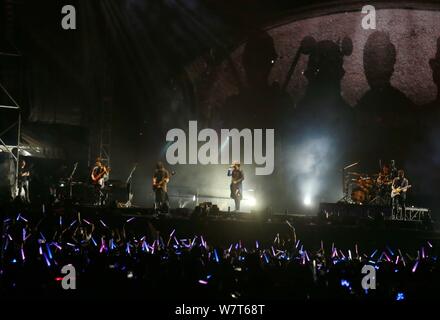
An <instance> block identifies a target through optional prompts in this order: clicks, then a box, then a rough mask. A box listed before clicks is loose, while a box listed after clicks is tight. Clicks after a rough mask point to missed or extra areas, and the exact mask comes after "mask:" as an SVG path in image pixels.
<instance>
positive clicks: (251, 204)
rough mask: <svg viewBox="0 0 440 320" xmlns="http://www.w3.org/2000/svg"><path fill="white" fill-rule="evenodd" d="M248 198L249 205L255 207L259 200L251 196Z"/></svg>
mask: <svg viewBox="0 0 440 320" xmlns="http://www.w3.org/2000/svg"><path fill="white" fill-rule="evenodd" d="M247 200H248V202H249V206H251V207H255V205H256V204H257V200H256V199H255V198H254V197H249V198H248V199H247Z"/></svg>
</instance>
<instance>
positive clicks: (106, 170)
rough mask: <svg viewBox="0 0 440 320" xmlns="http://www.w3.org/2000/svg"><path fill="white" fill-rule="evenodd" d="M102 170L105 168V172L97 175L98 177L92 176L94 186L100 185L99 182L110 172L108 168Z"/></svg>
mask: <svg viewBox="0 0 440 320" xmlns="http://www.w3.org/2000/svg"><path fill="white" fill-rule="evenodd" d="M102 168H103V170H102V171H101V172H100V173H99V174H97V175H96V176H95V175H92V177H91V178H92V183H93V184H97V183H99V180H101V179H102V178H104V176H105V175H106V174H108V173H109V172H110V168H108V167H106V166H103V167H102Z"/></svg>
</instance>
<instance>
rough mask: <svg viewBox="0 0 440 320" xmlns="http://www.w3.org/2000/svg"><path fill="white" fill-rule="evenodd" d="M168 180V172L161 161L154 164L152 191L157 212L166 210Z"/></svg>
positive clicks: (167, 204)
mask: <svg viewBox="0 0 440 320" xmlns="http://www.w3.org/2000/svg"><path fill="white" fill-rule="evenodd" d="M169 181H170V173H169V172H168V170H167V169H165V167H164V165H163V163H162V162H160V161H159V162H158V163H157V164H156V170H155V171H154V175H153V191H154V196H155V198H154V208H155V210H156V211H158V212H162V211H163V212H168V210H169V199H168V188H167V186H168V182H169Z"/></svg>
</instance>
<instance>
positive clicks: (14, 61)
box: [0, 0, 440, 210]
mask: <svg viewBox="0 0 440 320" xmlns="http://www.w3.org/2000/svg"><path fill="white" fill-rule="evenodd" d="M66 4H71V5H74V6H75V8H76V13H77V21H76V22H77V29H76V30H63V29H62V28H61V19H62V16H63V15H62V14H61V8H62V7H63V6H64V5H66ZM364 4H365V3H364V2H359V1H339V2H338V1H288V0H285V1H262V0H261V1H252V0H247V1H233V2H232V1H217V0H211V1H140V0H125V1H116V0H115V1H108V0H107V1H104V0H102V1H85V0H83V1H81V0H79V1H44V2H36V1H31V0H22V1H12V0H5V1H4V2H3V5H2V6H1V10H2V11H1V12H0V14H1V16H2V17H4V19H3V18H2V19H1V20H2V34H1V36H2V41H1V46H2V50H1V51H3V52H17V51H18V52H20V53H21V57H13V56H2V57H1V61H0V66H1V69H0V79H1V81H2V83H3V84H5V86H6V87H7V88H8V90H9V91H10V92H11V94H12V95H13V96H14V98H15V99H16V100H17V101H18V103H19V104H20V105H21V107H22V114H23V117H24V130H25V133H26V134H29V135H32V136H34V137H38V139H40V140H41V141H45V142H46V143H47V144H49V145H53V146H56V147H59V148H62V149H63V150H64V154H63V159H61V160H60V162H64V163H67V165H68V166H71V165H72V164H73V163H74V162H76V161H79V162H80V167H81V170H80V172H79V174H78V179H82V180H85V179H86V176H87V174H88V168H89V167H90V165H91V164H92V162H93V159H94V158H95V156H96V154H97V148H98V135H99V129H100V125H101V124H100V119H101V116H102V113H109V114H110V115H111V127H112V143H111V167H112V179H120V180H125V178H126V177H127V176H128V174H129V172H130V170H131V168H132V166H133V164H135V163H138V164H139V165H138V169H137V172H136V174H135V177H134V185H135V193H136V195H135V197H136V201H137V203H138V204H142V205H150V201H151V192H150V176H151V172H152V168H153V167H154V163H155V162H156V161H157V160H158V159H163V158H164V150H165V145H166V144H165V134H166V132H167V130H169V129H171V128H175V127H181V128H186V127H187V124H188V120H191V119H193V120H194V119H195V120H198V121H199V122H200V123H201V124H202V125H206V126H210V127H219V126H220V125H221V124H220V123H221V121H220V120H218V118H216V117H215V116H212V115H211V113H209V112H206V110H207V109H208V106H207V103H206V101H205V100H204V99H207V100H209V97H208V98H206V97H204V96H203V92H208V91H204V90H205V89H204V88H205V87H203V85H206V83H207V82H208V85H209V83H220V84H222V81H223V80H221V79H220V80H218V78H221V75H222V73H226V72H227V70H226V71H225V70H224V68H223V66H224V64H225V61H226V63H227V61H228V60H229V59H231V57H232V59H233V60H234V62H235V63H236V64H239V63H240V61H241V60H240V59H241V58H240V52H239V51H237V49H239V48H240V46H241V45H243V44H244V43H246V41H247V39H248V38H249V37H250V36H252V35H253V34H255V32H256V31H261V30H262V29H270V28H275V26H277V25H283V24H285V23H288V22H289V21H297V20H301V19H306V18H311V17H315V18H316V17H317V18H318V19H319V17H321V16H322V17H326V16H328V15H331V14H337V13H344V12H353V11H355V10H357V11H360V8H361V7H362V5H364ZM374 4H377V6H378V8H388V9H389V8H395V9H399V8H410V9H422V10H426V12H431V11H433V12H436V10H437V9H438V7H437V5H438V2H437V1H420V2H411V1H379V2H374ZM424 22H426V23H427V24H426V25H430V21H423V19H422V20H421V21H420V22H419V23H420V24H421V25H423V24H424ZM410 23H413V22H410V21H405V20H403V21H401V26H397V27H396V28H397V29H399V28H404V27H405V25H406V24H408V25H409V24H410ZM309 27H310V28H311V29H310V30H312V29H313V28H312V27H311V26H309ZM305 28H308V26H307V24H306V25H305ZM338 28H339V30H345V31H346V33H348V34H351V30H352V28H353V26H352V25H346V26H345V25H342V26H341V25H338ZM424 32H425V33H430V32H431V33H433V31H432V30H425V31H424ZM410 33H411V30H409V31H408V34H410ZM271 36H272V37H273V38H274V41H275V42H276V46H278V45H279V41H287V40H288V39H289V35H288V34H286V35H284V36H283V35H279V36H278V37H277V36H276V35H275V34H273V33H271ZM438 36H440V34H432V39H431V40H430V42H429V46H430V47H435V41H436V39H437V37H438ZM352 38H353V37H352ZM283 39H284V40H283ZM317 40H322V39H317ZM352 40H353V42H354V43H355V44H356V39H354V38H353V39H352ZM277 41H278V42H277ZM355 50H356V48H355ZM292 51H293V52H294V50H293V49H292ZM257 52H258V48H256V50H255V53H256V54H257ZM399 54H400V55H403V56H408V55H410V54H411V51H408V52H405V51H400V53H399ZM426 56H427V57H426V58H427V59H426V60H428V59H429V58H434V56H435V51H433V52H430V53H429V54H428V53H427V54H426ZM236 57H238V58H236ZM278 58H280V59H281V61H282V62H283V63H282V67H279V64H278V65H277V66H275V67H274V69H273V70H275V71H276V72H278V73H280V74H282V77H284V75H285V74H286V73H287V68H288V66H289V63H288V61H290V59H291V58H290V57H288V58H287V57H285V58H284V60H282V58H283V55H279V57H278ZM348 60H349V59H348V58H346V59H345V65H344V66H345V67H347V64H348V63H349V62H347V61H348ZM304 61H307V60H304ZM304 61H303V63H307V62H304ZM204 64H210V66H211V67H210V68H204V67H202V69H203V70H202V75H200V70H197V67H198V66H199V67H200V65H204ZM240 68H241V67H240V66H239V67H238V69H239V72H240ZM360 68H361V66H359V69H360ZM347 69H348V68H347ZM206 70H209V71H210V72H213V73H215V76H210V75H206V74H203V72H205V71H206ZM276 72H273V74H275V73H276ZM400 76H401V74H399V77H400ZM226 79H227V77H226ZM345 79H347V76H346V78H345ZM272 80H273V79H271V81H272ZM223 82H225V83H223V84H222V85H223V87H226V89H225V90H217V92H216V94H218V92H220V93H221V94H222V95H223V96H224V97H225V98H226V97H227V96H230V95H233V94H235V93H236V91H234V90H232V91H231V90H229V91H228V90H227V87H228V83H227V82H228V81H227V80H224V81H223ZM427 85H428V84H426V83H414V86H415V87H417V86H420V87H425V86H427ZM429 86H431V87H430V88H431V89H430V91H431V92H430V94H431V96H430V97H423V96H422V97H419V98H420V99H419V100H420V101H428V100H430V98H431V97H432V96H435V92H434V91H435V89H436V88H435V86H434V85H433V83H432V82H431V83H430V84H429ZM209 90H213V89H212V88H209ZM214 91H215V90H214ZM299 91H301V90H299ZM428 91H429V90H425V91H423V90H421V91H420V92H422V93H421V95H423V92H428ZM201 92H202V94H201ZM209 92H211V91H209ZM297 92H298V90H296V88H290V89H289V90H288V92H287V93H288V94H290V96H291V98H292V101H294V102H295V101H298V100H300V99H299V96H300V94H297ZM0 102H1V103H3V104H7V103H8V99H7V97H5V96H4V95H3V96H1V97H0ZM295 103H296V102H295ZM351 107H353V106H351ZM292 108H293V109H295V104H292ZM291 111H292V110H288V112H291ZM219 113H220V115H222V114H223V111H222V110H220V111H219ZM420 114H421V113H420V112H419V111H418V110H417V111H416V112H414V114H413V115H414V117H413V118H414V119H419V118H420ZM287 115H289V117H290V116H291V117H292V119H295V118H294V117H295V114H291V113H286V117H287ZM13 118H14V115H13V114H12V115H11V114H10V113H4V112H3V111H2V117H1V120H0V124H1V127H2V128H4V127H6V126H8V123H9V122H10V121H11V120H12V119H13ZM220 118H221V117H220ZM422 118H423V117H422ZM295 121H296V120H295ZM292 122H294V121H293V120H292ZM303 124H304V123H303ZM306 125H307V124H306ZM417 126H419V127H425V123H422V124H419V122H417ZM400 129H401V128H400ZM419 132H420V128H418V130H416V133H417V134H418V133H419ZM424 132H428V131H424ZM435 132H436V123H434V124H431V127H430V129H429V132H428V133H427V136H429V139H424V138H423V139H420V140H417V141H415V142H414V141H413V140H411V141H410V139H408V140H407V141H406V143H407V144H411V150H415V151H414V153H413V155H414V154H415V156H414V157H412V158H413V160H412V161H411V162H410V163H405V159H404V158H403V157H402V158H401V159H399V158H398V157H399V155H396V157H397V160H398V165H399V166H405V168H406V169H407V171H409V172H408V176H409V177H410V179H411V180H412V181H414V180H415V183H414V184H415V187H414V192H413V194H412V196H413V199H412V201H413V202H414V203H415V204H416V205H421V206H433V205H435V204H436V202H435V197H436V194H437V193H436V190H435V189H436V188H435V186H436V184H437V182H438V181H439V179H438V174H437V172H438V160H437V157H430V156H426V155H427V154H428V153H429V154H436V153H435V152H436V150H437V149H436V148H437V147H436V146H434V147H433V146H432V145H431V141H432V140H436V134H435ZM357 134H358V133H357ZM411 134H412V131H411ZM360 135H362V132H361V133H360ZM7 138H8V137H7ZM12 138H13V137H12V136H10V137H9V139H12ZM426 140H429V141H428V142H426ZM318 141H321V140H319V139H318ZM352 143H353V142H352ZM354 143H355V142H354ZM355 144H356V143H355ZM413 146H416V147H413ZM319 148H320V145H319V144H318V149H319ZM336 148H338V145H337V147H336ZM430 148H434V149H435V150H434V151H432V150H431V149H430ZM294 149H295V148H294ZM361 151H364V152H361V153H360V154H362V157H363V158H361V159H360V156H359V154H356V155H351V156H349V157H348V158H347V160H345V159H342V160H340V161H339V160H338V161H335V162H334V164H333V165H332V166H331V167H330V169H331V170H333V172H332V173H329V174H327V173H326V174H322V175H319V177H320V179H323V182H322V184H323V185H324V187H322V186H321V189H322V190H321V191H320V192H319V194H317V195H316V199H314V200H315V201H319V200H328V201H336V200H338V197H339V196H340V191H339V190H341V185H340V183H339V181H340V179H339V177H340V174H339V171H337V170H339V168H340V165H341V164H343V163H349V162H350V161H359V160H361V161H362V162H365V163H368V165H366V166H365V167H363V168H362V170H364V171H369V172H375V171H377V163H378V160H379V159H383V160H390V158H391V157H393V158H394V155H388V154H387V155H384V154H372V153H369V152H365V150H361ZM306 152H307V151H306ZM338 152H339V149H336V150H333V151H332V152H331V153H329V154H324V155H322V159H321V160H320V162H319V163H324V162H326V161H327V160H329V159H327V158H326V157H334V155H335V154H338ZM318 153H319V152H318ZM365 154H366V155H365ZM419 154H420V157H419ZM289 157H290V156H289ZM294 157H295V156H292V159H291V160H292V161H290V162H288V163H289V166H295V168H293V170H292V172H290V173H291V174H290V175H289V179H285V180H282V181H283V184H282V185H278V186H276V187H273V188H272V191H269V193H271V192H272V193H279V190H280V189H283V190H282V192H284V193H282V194H283V195H285V192H286V190H291V192H292V193H294V194H295V195H294V196H292V197H290V196H289V195H286V196H285V197H284V198H289V200H282V201H281V202H283V203H282V204H280V205H279V206H278V208H277V209H279V210H283V208H285V207H290V208H292V209H296V210H304V208H303V207H302V205H301V203H300V202H301V200H302V196H303V195H302V194H301V192H302V191H301V187H300V186H299V185H300V184H301V183H300V182H298V181H301V179H304V177H301V176H298V175H296V171H295V170H296V169H297V167H298V165H297V164H296V163H294V161H293V158H294ZM288 160H289V159H287V160H286V161H288ZM299 161H300V163H302V162H301V159H300V160H299ZM35 162H40V161H35ZM312 162H313V163H315V160H313V161H312ZM292 163H293V164H292ZM174 169H177V172H178V174H177V175H176V178H175V183H174V184H175V186H176V187H177V186H180V187H181V188H182V189H184V188H187V189H189V191H187V193H192V194H193V193H195V192H196V190H195V189H197V188H196V187H195V186H194V185H197V184H200V187H204V188H205V190H208V189H210V188H212V189H215V188H216V187H217V185H215V184H212V183H211V182H212V181H213V180H216V181H220V182H221V183H220V184H221V185H222V188H224V189H222V190H221V192H220V193H219V194H217V193H216V196H220V195H223V196H224V197H228V193H227V189H228V180H227V178H226V177H224V169H225V167H224V166H215V167H214V166H208V167H205V168H200V166H178V168H174ZM330 169H329V168H325V170H327V171H329V170H330ZM313 170H318V171H319V170H321V169H320V168H315V169H313ZM359 170H361V168H359ZM247 175H248V176H249V179H248V181H249V184H254V185H252V187H256V188H258V186H255V184H258V182H257V181H256V180H255V181H254V180H252V177H251V175H252V170H249V172H247ZM276 177H278V176H276ZM276 177H274V178H272V179H270V180H269V182H268V181H263V182H262V184H266V185H271V183H274V184H276V182H277V181H278V182H279V181H281V180H279V179H277V178H276ZM219 179H224V181H223V180H219ZM421 186H423V188H422V187H421ZM273 190H276V192H274V191H273ZM325 190H331V192H330V193H331V196H329V197H326V195H325V192H326V191H325ZM335 190H338V192H335ZM182 192H184V191H182ZM266 192H267V191H266ZM206 193H208V194H210V193H211V191H206ZM212 193H215V192H214V191H212ZM290 198H291V199H290ZM274 199H276V200H274V201H277V202H280V199H278V198H277V197H274ZM290 200H293V201H290ZM292 202H293V203H292ZM274 206H275V205H274Z"/></svg>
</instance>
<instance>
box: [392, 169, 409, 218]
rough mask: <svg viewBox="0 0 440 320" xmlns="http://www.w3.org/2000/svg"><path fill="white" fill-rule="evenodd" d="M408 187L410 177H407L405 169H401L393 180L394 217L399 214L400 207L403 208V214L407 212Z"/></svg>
mask: <svg viewBox="0 0 440 320" xmlns="http://www.w3.org/2000/svg"><path fill="white" fill-rule="evenodd" d="M408 188H409V185H408V179H406V178H405V172H404V171H403V170H399V171H398V173H397V177H395V178H394V180H393V184H392V191H391V197H392V200H393V201H392V202H393V215H394V217H396V216H397V213H398V212H399V208H400V210H401V214H402V215H404V214H405V201H406V192H407V189H408Z"/></svg>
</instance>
